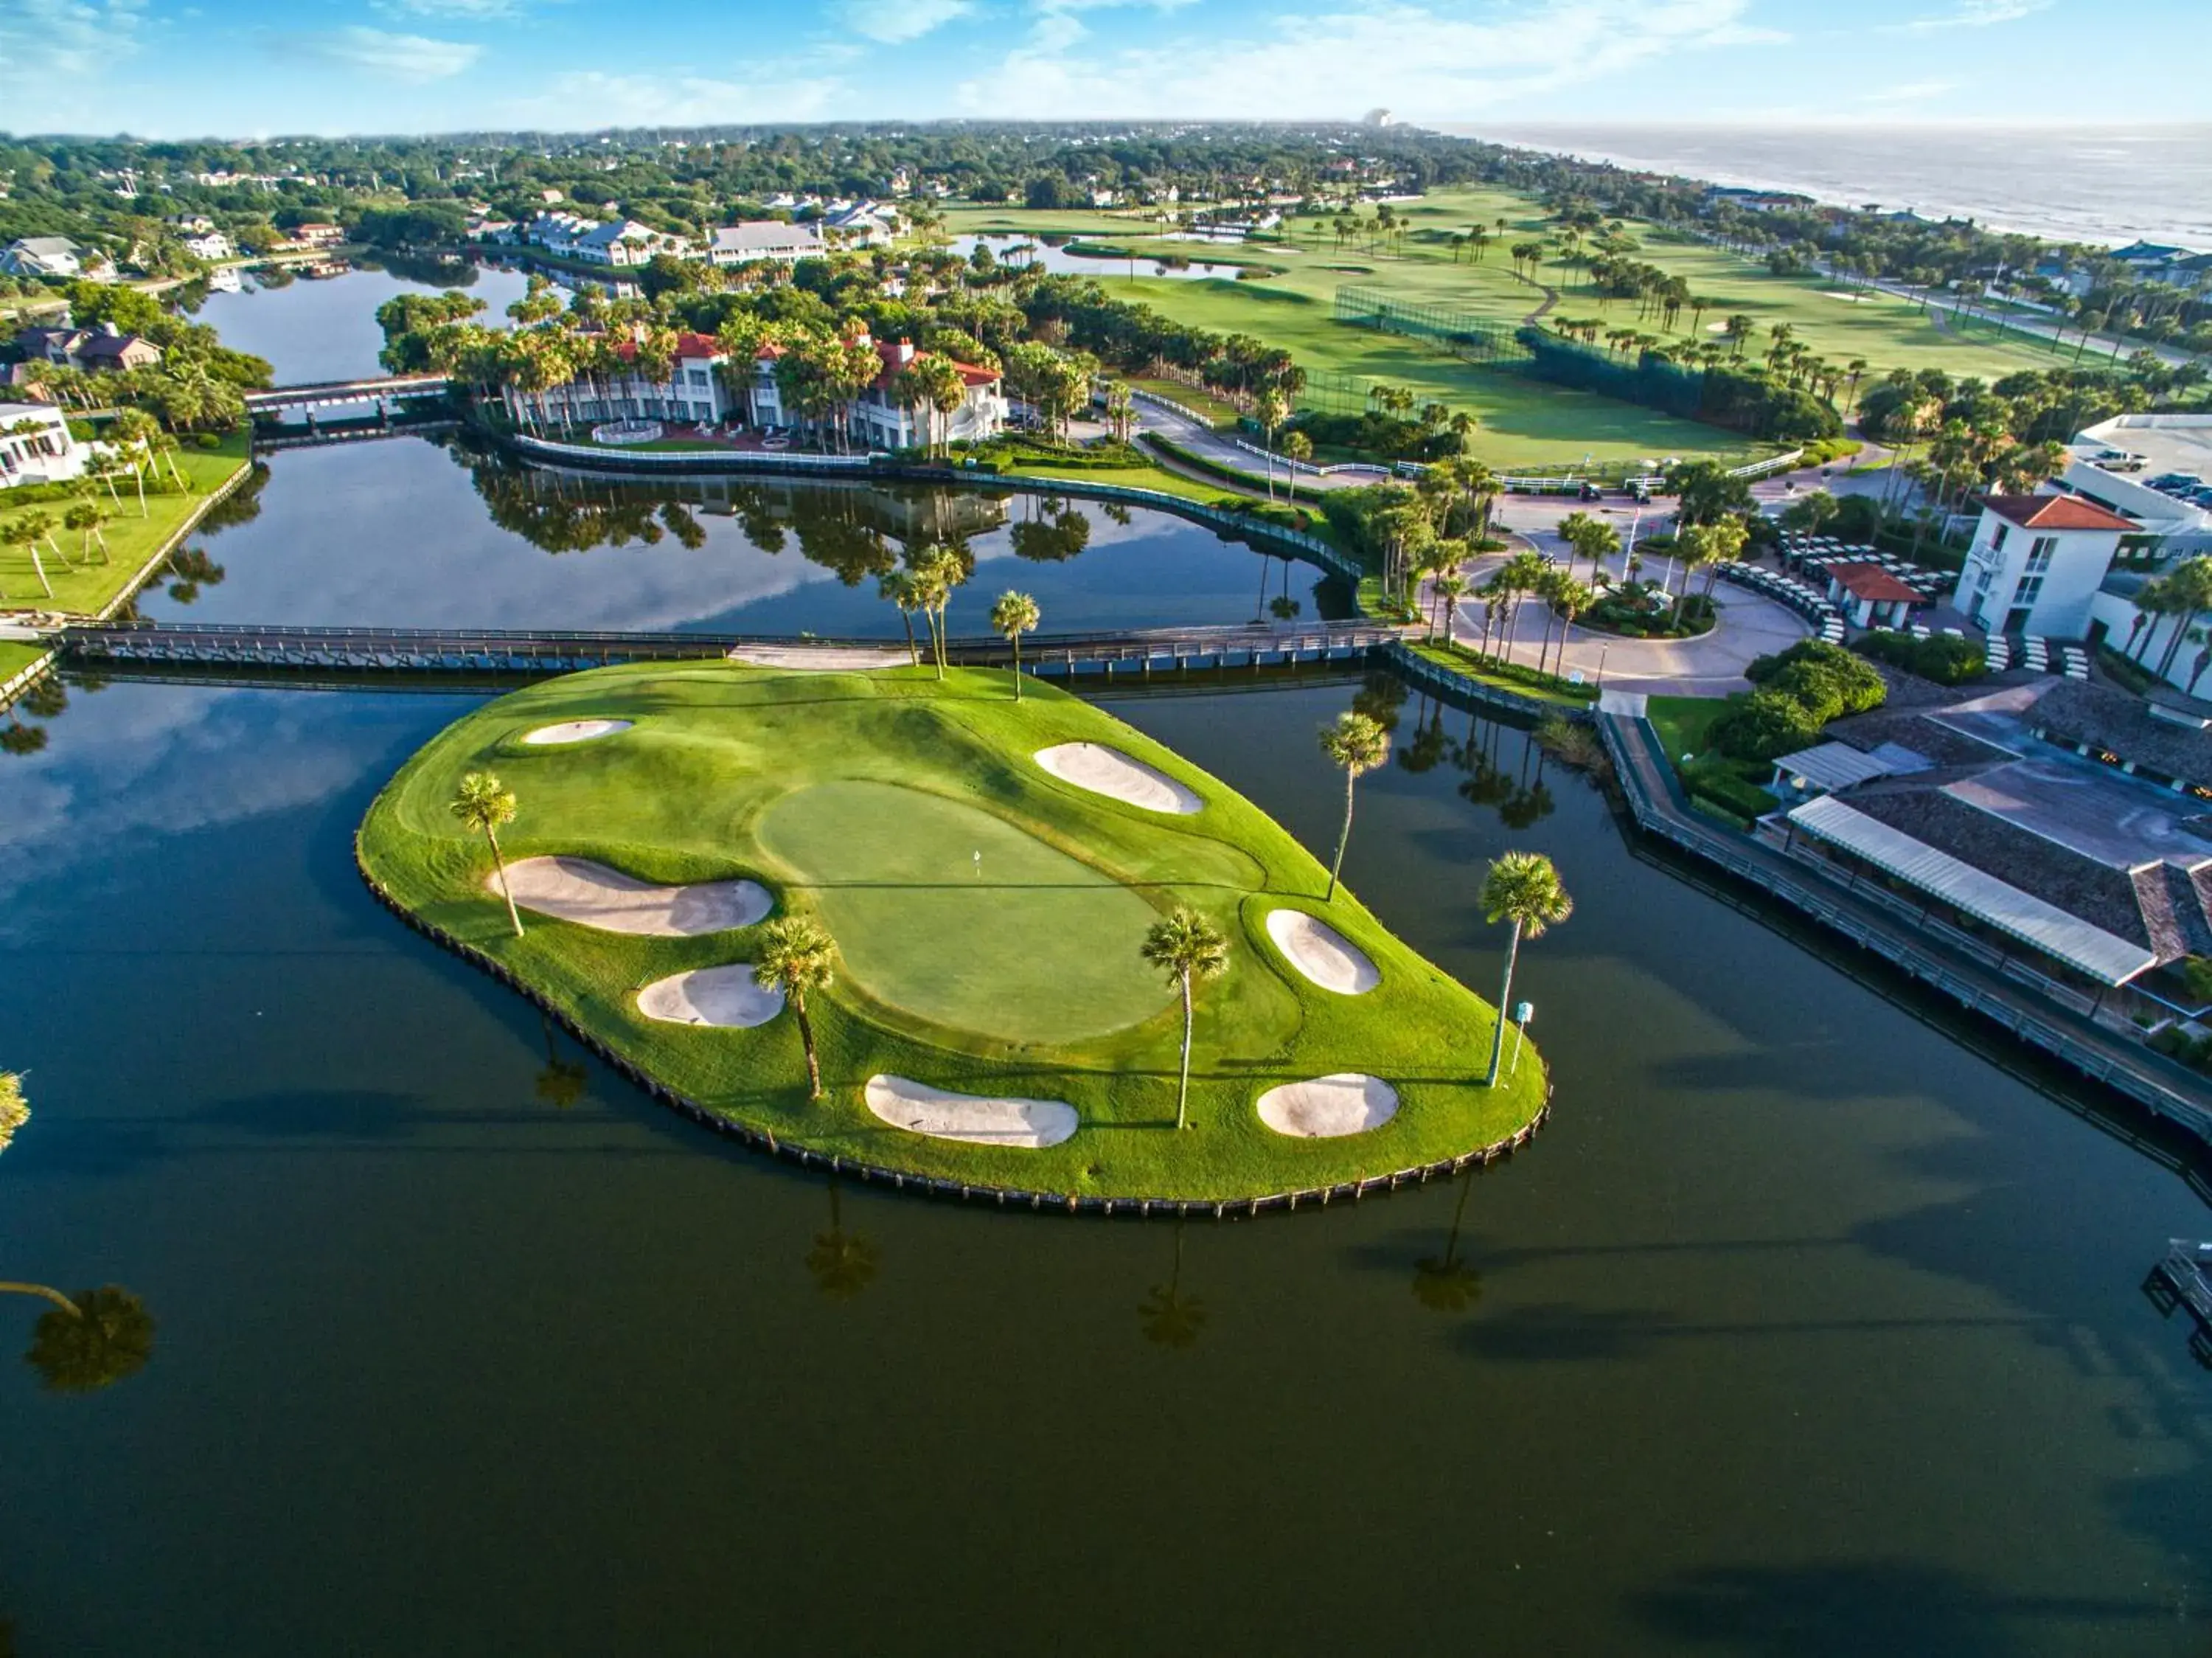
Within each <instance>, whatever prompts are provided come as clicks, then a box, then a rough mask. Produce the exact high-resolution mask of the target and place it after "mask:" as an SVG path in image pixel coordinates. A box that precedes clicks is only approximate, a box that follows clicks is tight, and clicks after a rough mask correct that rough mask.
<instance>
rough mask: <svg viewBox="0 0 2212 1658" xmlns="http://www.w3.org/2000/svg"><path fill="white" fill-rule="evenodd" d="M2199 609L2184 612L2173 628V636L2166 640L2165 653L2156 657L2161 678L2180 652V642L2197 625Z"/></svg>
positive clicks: (2171, 666)
mask: <svg viewBox="0 0 2212 1658" xmlns="http://www.w3.org/2000/svg"><path fill="white" fill-rule="evenodd" d="M2202 615H2203V611H2201V610H2192V611H2189V612H2186V613H2185V614H2184V615H2183V617H2182V619H2181V621H2180V623H2179V625H2177V626H2176V627H2175V628H2174V630H2173V637H2172V638H2170V639H2168V640H2167V641H2166V655H2163V656H2161V657H2160V658H2159V659H2158V677H2159V678H2160V679H2161V680H2163V679H2164V678H2165V677H2166V675H2167V674H2169V673H2171V672H2172V668H2173V659H2174V658H2175V657H2176V656H2178V655H2180V654H2181V642H2182V641H2183V640H2184V639H2186V638H2187V637H2189V630H2190V629H2191V628H2193V627H2195V626H2196V625H2197V618H2198V617H2199V616H2202Z"/></svg>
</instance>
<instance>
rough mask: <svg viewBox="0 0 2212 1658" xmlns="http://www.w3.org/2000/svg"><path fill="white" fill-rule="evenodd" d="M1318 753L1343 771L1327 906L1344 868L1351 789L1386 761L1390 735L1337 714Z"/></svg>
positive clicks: (1367, 721) (1378, 725) (1365, 720)
mask: <svg viewBox="0 0 2212 1658" xmlns="http://www.w3.org/2000/svg"><path fill="white" fill-rule="evenodd" d="M1321 751H1322V753H1324V754H1326V755H1328V758H1329V759H1330V761H1331V762H1332V763H1334V765H1340V766H1342V767H1343V768H1344V827H1343V828H1342V829H1341V830H1340V831H1339V832H1338V833H1337V837H1336V856H1335V857H1334V859H1333V860H1332V861H1331V862H1330V863H1329V866H1328V897H1326V898H1324V899H1322V903H1324V904H1329V903H1334V901H1335V899H1336V877H1337V872H1338V871H1339V870H1340V869H1343V867H1344V849H1345V847H1346V845H1347V844H1349V843H1350V842H1351V839H1352V784H1354V783H1357V782H1358V781H1359V777H1360V774H1361V773H1362V772H1365V771H1373V770H1374V769H1375V768H1376V766H1378V765H1382V764H1383V761H1385V760H1387V759H1389V758H1390V734H1389V732H1388V731H1385V730H1384V729H1383V725H1382V722H1380V721H1379V720H1375V719H1371V718H1370V717H1369V716H1367V715H1364V714H1356V713H1354V714H1340V715H1338V716H1336V723H1335V724H1334V725H1325V726H1323V727H1322V731H1321Z"/></svg>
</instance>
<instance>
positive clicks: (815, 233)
mask: <svg viewBox="0 0 2212 1658" xmlns="http://www.w3.org/2000/svg"><path fill="white" fill-rule="evenodd" d="M828 252H829V245H828V244H827V243H826V242H824V241H823V240H822V227H821V226H819V225H818V224H786V223H785V222H783V221H782V220H781V219H749V220H747V221H745V222H744V223H742V224H726V225H724V226H722V227H721V228H720V229H718V230H716V231H715V232H714V235H713V237H712V238H711V239H710V240H709V241H708V243H707V258H708V260H709V261H711V262H712V263H714V264H715V265H750V264H751V263H752V262H753V261H754V260H755V259H774V260H775V261H776V262H777V263H778V264H780V265H796V264H797V263H798V262H799V260H801V259H820V258H821V257H822V256H823V254H825V253H828Z"/></svg>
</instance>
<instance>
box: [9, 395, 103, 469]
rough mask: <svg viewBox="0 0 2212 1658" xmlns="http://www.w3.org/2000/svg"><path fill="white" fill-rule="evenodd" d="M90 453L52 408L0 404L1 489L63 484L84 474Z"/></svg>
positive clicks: (37, 405)
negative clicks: (23, 485) (71, 433)
mask: <svg viewBox="0 0 2212 1658" xmlns="http://www.w3.org/2000/svg"><path fill="white" fill-rule="evenodd" d="M90 453H91V451H90V450H89V448H87V446H86V445H84V444H82V443H80V442H77V441H76V438H74V437H72V436H70V429H69V421H68V419H67V418H65V417H64V415H63V413H62V411H60V410H59V409H57V408H55V407H54V406H53V405H51V404H47V403H0V489H14V488H15V486H16V485H18V484H59V483H64V482H66V481H67V480H68V479H72V478H76V477H77V476H79V475H80V474H82V472H83V471H84V463H85V458H86V456H87V455H88V454H90Z"/></svg>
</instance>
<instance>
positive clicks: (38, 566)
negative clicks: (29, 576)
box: [23, 541, 54, 599]
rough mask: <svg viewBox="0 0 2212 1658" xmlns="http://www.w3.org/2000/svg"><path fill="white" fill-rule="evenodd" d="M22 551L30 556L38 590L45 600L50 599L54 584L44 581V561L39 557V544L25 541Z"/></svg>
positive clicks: (52, 594)
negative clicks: (37, 580)
mask: <svg viewBox="0 0 2212 1658" xmlns="http://www.w3.org/2000/svg"><path fill="white" fill-rule="evenodd" d="M23 550H24V551H25V552H27V553H29V554H30V555H31V568H32V570H34V571H35V572H36V573H37V575H38V577H39V587H40V589H41V590H42V591H43V592H44V593H45V594H46V597H47V598H49V599H51V598H52V597H53V596H54V584H53V583H52V582H49V581H48V580H46V560H44V559H43V558H40V557H39V544H38V543H37V542H36V541H26V542H25V543H23Z"/></svg>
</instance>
